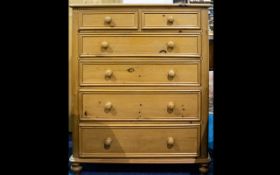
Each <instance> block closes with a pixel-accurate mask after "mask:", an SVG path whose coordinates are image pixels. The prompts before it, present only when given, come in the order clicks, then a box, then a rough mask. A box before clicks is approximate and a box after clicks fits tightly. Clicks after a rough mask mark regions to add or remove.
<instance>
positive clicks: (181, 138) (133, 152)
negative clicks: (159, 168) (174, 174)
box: [79, 124, 200, 158]
mask: <svg viewBox="0 0 280 175" xmlns="http://www.w3.org/2000/svg"><path fill="white" fill-rule="evenodd" d="M79 138H80V139H79V154H80V157H104V158H106V157H107V158H112V157H120V158H129V157H197V156H199V152H200V151H199V147H200V125H199V124H180V125H179V124H178V125H174V126H172V125H154V126H151V125H144V124H139V125H117V124H107V125H89V124H80V127H79Z"/></svg>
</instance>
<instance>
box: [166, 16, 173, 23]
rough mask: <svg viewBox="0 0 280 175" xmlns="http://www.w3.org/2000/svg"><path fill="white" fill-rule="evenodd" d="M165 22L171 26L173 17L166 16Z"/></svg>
mask: <svg viewBox="0 0 280 175" xmlns="http://www.w3.org/2000/svg"><path fill="white" fill-rule="evenodd" d="M167 22H168V23H170V24H173V22H174V18H173V16H168V18H167Z"/></svg>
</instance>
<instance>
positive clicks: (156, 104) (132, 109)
mask: <svg viewBox="0 0 280 175" xmlns="http://www.w3.org/2000/svg"><path fill="white" fill-rule="evenodd" d="M200 98H201V96H200V91H178V90H177V91H164V90H163V91H141V90H139V91H128V90H127V91H103V92H101V91H90V92H81V93H80V104H82V106H81V109H80V115H81V117H82V119H93V118H99V119H102V118H103V119H106V118H107V119H114V120H117V119H124V118H126V119H129V118H133V119H152V118H171V119H189V120H199V119H200V111H201V109H200V107H201V100H200ZM107 104H110V109H108V108H107ZM169 105H173V106H171V107H170V106H169Z"/></svg>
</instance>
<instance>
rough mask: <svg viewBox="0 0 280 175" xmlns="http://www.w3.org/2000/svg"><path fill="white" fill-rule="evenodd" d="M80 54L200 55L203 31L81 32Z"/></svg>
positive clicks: (86, 55)
mask: <svg viewBox="0 0 280 175" xmlns="http://www.w3.org/2000/svg"><path fill="white" fill-rule="evenodd" d="M79 47H80V48H79V53H80V57H96V56H97V57H98V56H160V57H164V56H176V57H179V56H181V57H188V56H189V57H190V56H191V57H200V55H201V36H200V34H199V33H198V34H181V35H179V34H175V35H156V34H153V35H152V34H151V35H143V34H142V35H141V34H139V35H102V34H99V35H94V34H92V35H87V34H83V35H81V36H80V45H79Z"/></svg>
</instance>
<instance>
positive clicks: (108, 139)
mask: <svg viewBox="0 0 280 175" xmlns="http://www.w3.org/2000/svg"><path fill="white" fill-rule="evenodd" d="M112 141H113V140H112V138H111V137H108V138H106V139H105V140H104V146H105V147H110V146H111V144H112Z"/></svg>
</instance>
